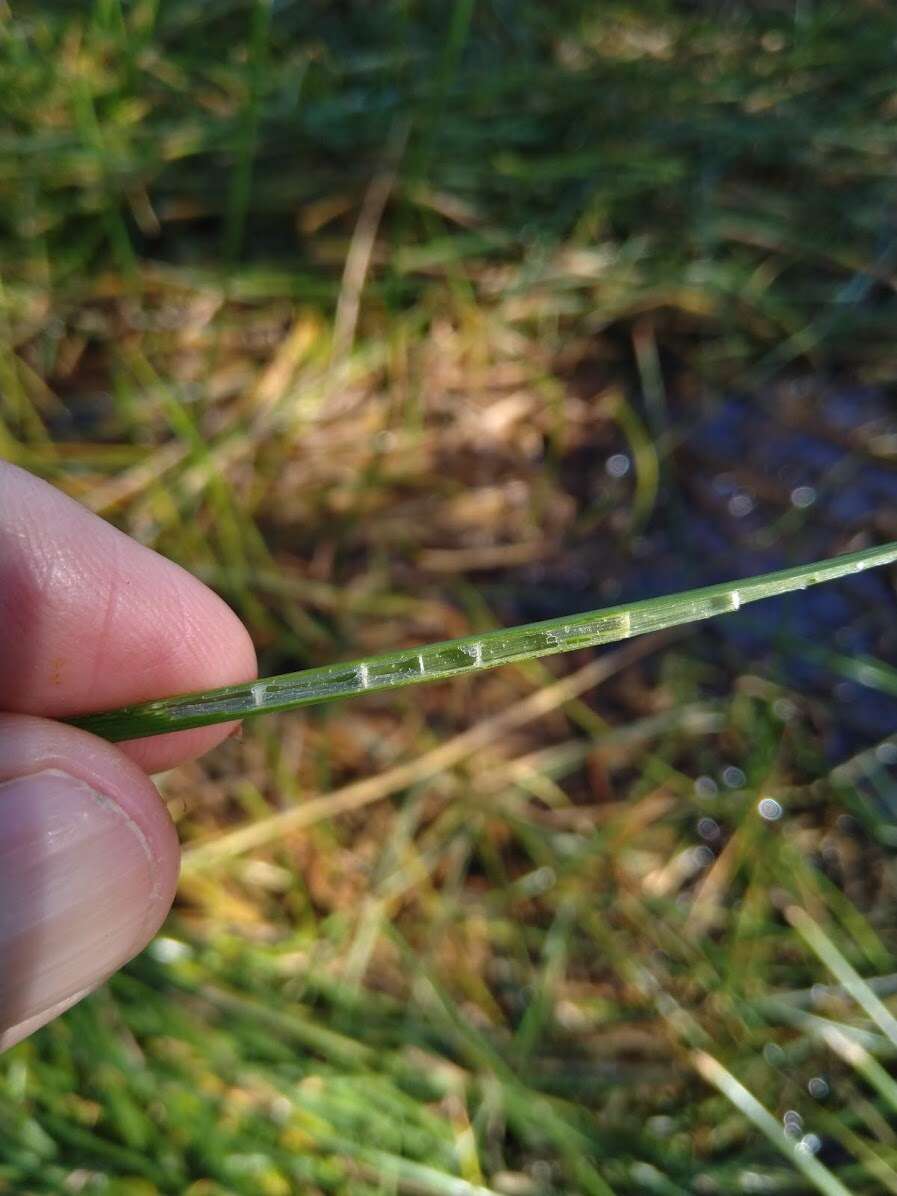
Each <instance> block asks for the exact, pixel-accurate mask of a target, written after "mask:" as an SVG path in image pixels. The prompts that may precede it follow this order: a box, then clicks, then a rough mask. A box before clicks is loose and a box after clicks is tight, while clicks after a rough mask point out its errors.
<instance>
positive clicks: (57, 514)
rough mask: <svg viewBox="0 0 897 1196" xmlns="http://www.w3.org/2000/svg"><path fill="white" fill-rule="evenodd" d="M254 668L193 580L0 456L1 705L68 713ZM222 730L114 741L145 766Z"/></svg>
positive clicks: (219, 604)
mask: <svg viewBox="0 0 897 1196" xmlns="http://www.w3.org/2000/svg"><path fill="white" fill-rule="evenodd" d="M255 675H256V662H255V651H254V649H253V647H252V642H251V640H250V638H249V634H248V632H247V631H246V629H245V628H244V627H243V625H242V623H241V622H240V621H239V619H238V618H237V617H236V615H235V614H234V613H233V611H231V609H230V608H229V607H228V606H227V605H226V604H225V603H224V602H223V601H222V600H221V599H220V598H219V597H218V596H217V595H216V594H214V593H213V592H212V591H211V590H209V589H208V588H207V587H206V586H204V585H203V584H202V582H200V581H198V580H197V579H196V578H195V577H193V576H191V574H189V573H187V572H186V571H185V570H184V569H181V568H180V567H179V566H178V565H175V564H174V563H173V562H171V561H169V560H166V559H165V558H164V557H162V556H159V554H158V553H155V552H153V551H152V550H151V549H149V548H146V547H144V546H143V545H141V544H138V543H137V542H136V541H135V540H132V539H130V537H128V536H126V535H124V534H123V533H122V532H119V531H118V530H117V529H115V528H114V527H112V526H111V525H110V524H108V523H106V522H105V521H104V520H102V519H99V518H98V517H97V516H96V515H93V514H91V512H89V511H87V510H85V509H84V508H83V507H81V506H79V505H78V503H76V502H74V501H72V500H71V499H70V498H67V497H66V496H65V495H64V494H62V493H61V492H60V491H58V490H56V489H54V488H53V487H52V486H49V485H47V484H46V483H45V482H42V481H40V480H38V479H37V478H35V477H32V476H31V475H30V474H28V473H26V472H25V471H24V470H21V469H18V468H16V467H15V466H13V465H10V464H8V463H5V462H0V710H6V711H10V712H15V713H21V714H36V715H41V716H43V717H45V718H67V717H70V716H74V715H77V714H86V713H90V712H93V711H98V710H105V709H110V708H114V707H116V706H123V705H127V704H129V703H131V702H140V701H145V700H148V699H151V698H161V697H167V696H169V695H171V694H175V693H185V692H190V691H192V690H199V689H211V688H214V687H216V686H220V685H229V684H232V683H235V682H239V681H246V680H249V679H251V678H252V677H254V676H255ZM228 730H229V728H228V726H223V727H220V726H219V727H204V728H201V729H199V730H196V731H182V732H178V733H177V734H173V735H162V736H158V737H156V738H155V739H148V740H141V741H139V742H135V743H133V744H124V745H122V746H123V747H124V750H125V751H126V752H128V754H129V755H130V756H131V757H132V758H133V759H136V760H137V761H138V762H139V763H141V764H142V765H143V766H144V767H145V768H147V769H149V770H152V771H154V770H158V769H161V768H168V767H170V766H171V765H172V764H175V763H177V762H178V761H180V760H184V759H188V758H190V757H192V756H196V755H198V754H200V753H201V752H203V751H206V750H207V749H208V748H209V747H211V746H213V745H214V744H215V743H217V742H218V741H219V740H221V739H222V738H224V737H225V736H226V735H227V734H228Z"/></svg>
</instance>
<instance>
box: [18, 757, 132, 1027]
mask: <svg viewBox="0 0 897 1196" xmlns="http://www.w3.org/2000/svg"><path fill="white" fill-rule="evenodd" d="M153 887H154V881H153V861H152V855H151V852H150V849H149V845H148V844H147V842H146V839H145V837H144V836H143V834H142V832H141V830H140V828H139V827H138V826H136V825H135V823H134V822H133V821H132V820H131V819H130V818H129V817H128V816H127V815H126V814H125V813H124V811H123V810H122V808H121V806H119V805H118V803H117V802H115V801H113V800H112V799H111V798H109V797H106V796H104V795H103V794H102V793H98V792H97V791H96V790H95V789H93V788H91V786H90V785H88V784H87V783H86V782H85V781H81V780H79V779H78V778H76V777H73V776H69V774H68V773H65V772H61V771H58V770H56V769H50V770H46V771H44V772H38V773H34V774H33V775H31V776H26V777H19V778H17V779H16V780H12V781H7V782H5V783H3V784H0V1031H2V1030H4V1029H6V1028H8V1027H11V1026H16V1025H18V1024H19V1023H21V1022H25V1021H30V1020H33V1019H38V1020H39V1019H40V1015H41V1014H42V1013H45V1012H48V1011H50V1010H52V1009H53V1008H54V1007H55V1006H58V1005H59V1004H60V1003H62V1002H65V1001H66V1000H68V999H69V998H70V997H72V996H74V995H75V994H76V993H79V992H82V991H83V990H88V989H90V988H91V987H93V986H94V985H95V984H98V983H99V982H100V981H101V980H102V979H103V977H105V976H106V975H108V973H109V972H111V971H113V970H114V969H115V968H117V967H119V966H120V965H121V964H123V963H124V962H125V961H126V960H128V959H129V958H130V957H131V956H132V955H133V954H134V953H135V952H136V951H137V950H138V949H139V948H140V947H141V946H142V945H143V941H144V937H145V936H144V934H143V929H144V925H145V923H146V919H147V909H148V907H149V905H150V901H151V896H152V893H153Z"/></svg>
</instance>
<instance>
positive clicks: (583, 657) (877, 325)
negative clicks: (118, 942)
mask: <svg viewBox="0 0 897 1196" xmlns="http://www.w3.org/2000/svg"><path fill="white" fill-rule="evenodd" d="M0 20H2V26H0V108H2V114H3V119H2V128H0V201H2V202H0V392H2V396H0V452H2V454H3V455H4V456H5V457H8V458H9V459H11V460H14V461H16V462H18V463H19V464H22V465H24V466H26V467H27V468H29V469H31V470H33V471H35V472H36V473H38V474H40V475H41V476H43V477H46V478H47V479H49V480H50V481H52V482H54V483H55V484H57V485H59V486H61V487H62V488H63V489H65V490H66V491H67V492H68V493H70V494H72V495H74V496H75V497H77V498H78V499H79V500H80V501H81V502H83V503H85V504H86V505H87V506H89V507H90V508H92V509H93V510H95V511H97V512H98V513H99V514H101V515H103V516H104V517H106V518H108V519H111V520H113V521H114V522H115V523H117V524H118V525H120V526H121V527H123V528H125V529H126V530H127V531H129V532H130V533H131V534H132V535H134V536H136V537H137V538H138V539H140V540H141V541H143V542H145V543H147V544H151V545H152V546H154V547H156V548H158V549H159V550H160V551H161V552H163V553H166V554H168V555H169V556H171V557H173V558H174V559H176V560H178V561H180V562H181V563H183V564H184V565H185V566H187V567H188V568H189V569H191V570H192V571H194V572H195V573H197V574H198V575H199V576H201V577H203V578H204V579H205V580H206V581H207V582H209V584H211V585H213V586H214V587H215V588H216V589H217V590H218V591H219V592H220V593H222V594H223V595H224V596H225V597H226V598H227V600H228V601H229V602H230V603H231V604H232V605H233V606H234V607H235V608H236V610H237V611H238V612H239V613H240V615H241V616H242V617H243V618H244V619H245V620H246V622H247V624H248V625H249V627H250V628H251V631H252V634H253V637H254V639H255V641H256V643H257V645H258V647H259V653H260V659H261V663H262V668H263V671H264V672H266V673H273V672H276V671H282V670H286V669H291V668H297V667H301V666H302V665H304V664H319V663H325V662H329V661H333V660H338V659H340V658H341V657H351V656H357V655H359V654H360V653H361V652H362V651H375V650H379V649H386V648H391V647H398V646H401V645H408V644H414V643H419V642H424V641H426V640H429V639H438V638H444V637H446V636H450V635H456V634H464V633H466V632H474V631H478V630H483V629H487V628H490V627H493V626H496V625H500V624H504V623H510V622H516V621H521V620H524V619H531V618H538V617H546V616H549V615H560V614H563V613H564V612H566V611H570V610H578V609H589V608H591V607H595V606H600V605H602V604H607V603H610V602H613V601H620V600H623V599H627V598H636V597H646V596H649V595H650V594H655V593H662V592H665V591H668V590H673V589H676V588H678V587H680V586H686V585H696V584H701V583H702V582H709V581H715V580H723V579H726V578H730V577H736V576H739V575H744V574H747V573H750V572H752V571H755V570H757V569H760V568H768V567H776V566H777V565H784V564H786V563H797V562H798V561H800V560H804V559H812V558H815V557H817V556H820V555H826V554H829V553H834V552H836V551H842V550H849V549H853V548H859V547H863V546H864V545H865V544H867V543H872V542H874V541H875V540H876V539H894V538H897V506H895V499H897V472H895V466H897V412H895V408H894V406H893V393H894V390H893V388H894V383H895V381H897V351H895V342H894V328H895V326H897V323H895V322H897V302H895V290H894V280H895V264H897V222H895V189H897V178H895V170H894V162H895V151H897V122H895V117H897V77H895V73H894V55H895V45H897V40H895V39H897V13H895V11H894V9H893V6H892V5H890V4H889V3H887V2H886V0H881V2H878V0H854V2H853V3H846V2H840V3H829V2H827V0H781V2H776V0H767V2H761V0H756V2H754V3H749V2H747V0H728V2H722V0H720V2H719V3H712V2H711V0H707V2H705V3H700V2H691V3H689V2H687V0H639V2H638V3H636V2H634V0H627V2H623V0H602V2H601V3H595V2H586V0H555V2H554V3H551V4H547V3H541V2H539V0H450V2H445V0H442V2H437V0H378V2H376V3H371V2H370V0H367V2H366V0H217V2H216V3H209V2H208V0H93V3H87V4H82V3H72V2H70V0H54V3H53V4H52V5H40V4H31V3H21V4H18V3H0ZM894 616H895V592H894V586H893V578H892V577H889V576H888V575H887V574H886V573H879V574H877V575H875V576H863V577H857V578H855V579H852V580H851V581H850V582H848V583H839V584H838V585H836V586H831V587H824V588H822V589H821V590H819V591H814V592H810V593H808V594H806V595H797V596H792V597H791V598H790V599H789V600H787V601H784V600H783V601H780V602H777V603H774V604H772V603H771V604H766V605H764V606H763V607H761V608H754V609H753V610H751V611H745V612H743V613H741V614H739V615H735V616H731V617H729V618H727V619H724V620H719V621H717V622H716V623H714V624H711V625H708V626H705V627H702V628H699V629H691V630H687V631H685V632H684V633H681V634H677V635H676V636H675V637H667V638H663V637H661V638H655V639H646V640H640V641H637V642H633V643H632V644H629V645H627V646H626V647H624V648H623V649H621V650H616V651H613V652H605V653H603V654H602V653H578V654H573V655H571V656H565V657H557V658H553V659H552V660H550V661H548V662H546V663H545V664H539V665H537V664H529V665H526V666H520V667H510V668H506V669H502V670H498V671H497V672H495V673H491V674H489V675H485V676H482V677H477V678H475V679H472V680H459V681H456V682H453V683H446V684H442V685H437V686H433V687H427V688H422V689H417V690H412V691H410V693H409V692H407V691H406V692H403V693H398V694H393V695H380V696H371V697H370V698H366V699H364V700H360V701H356V702H352V703H349V704H345V705H335V706H330V707H323V708H321V709H317V710H311V711H309V712H307V713H302V714H294V715H288V716H272V717H270V718H267V719H264V720H261V721H259V722H258V723H256V724H253V725H252V726H249V727H247V729H246V731H245V733H244V735H243V737H242V738H240V739H234V740H230V741H229V742H228V743H227V744H226V745H224V746H223V747H222V748H221V749H219V750H218V751H216V752H215V753H213V754H212V755H211V756H210V757H209V758H207V759H206V760H203V761H201V762H199V763H196V764H194V765H190V766H187V767H184V768H181V769H179V770H177V771H176V772H172V773H170V774H167V775H165V776H163V777H162V778H160V785H161V789H162V792H163V795H164V797H165V799H166V801H167V802H168V805H169V808H170V810H171V813H172V816H173V817H174V819H175V820H176V822H177V824H178V827H179V831H180V834H181V837H182V840H183V841H184V844H185V867H184V876H183V882H182V887H181V891H180V896H179V900H178V903H177V906H176V908H175V911H174V913H173V914H172V917H171V919H170V922H169V924H168V926H167V928H166V930H165V932H164V934H163V935H162V936H161V937H160V938H159V939H158V940H157V942H156V943H155V944H154V945H153V947H152V948H151V949H150V950H149V951H147V952H146V953H145V954H144V956H143V957H142V958H140V959H139V960H137V961H136V962H135V963H134V964H133V965H132V966H130V967H129V968H127V969H126V970H125V972H124V973H123V974H122V975H119V976H117V977H115V978H114V979H113V981H112V982H111V983H110V984H109V985H108V986H107V987H106V988H105V989H103V990H102V991H101V992H100V993H98V994H97V995H96V996H94V997H92V998H91V999H90V1000H88V1001H86V1002H84V1003H83V1004H82V1005H80V1006H78V1007H77V1008H76V1009H74V1010H72V1011H71V1012H70V1013H69V1014H68V1015H67V1016H66V1017H64V1018H63V1019H62V1020H61V1021H60V1022H58V1023H56V1024H54V1025H53V1026H51V1027H48V1028H47V1029H46V1030H44V1031H43V1032H42V1033H40V1034H39V1035H37V1036H36V1037H35V1038H34V1039H32V1040H31V1041H29V1042H27V1043H24V1044H22V1045H21V1046H19V1047H18V1048H16V1049H15V1050H13V1051H12V1052H10V1053H9V1054H8V1055H6V1056H5V1057H4V1059H3V1061H2V1063H0V1192H10V1193H17V1194H18V1193H69V1192H73V1193H85V1194H95V1193H97V1194H98V1193H102V1194H108V1196H119V1194H130V1193H134V1194H135V1196H151V1194H156V1193H160V1194H161V1193H164V1194H172V1196H179V1194H181V1193H189V1194H190V1196H225V1194H227V1196H231V1194H241V1196H242V1194H247V1196H250V1194H251V1196H255V1194H262V1196H289V1194H290V1193H303V1194H305V1193H309V1194H317V1193H335V1194H345V1196H349V1194H351V1196H356V1194H357V1196H361V1194H365V1196H367V1194H370V1196H373V1194H374V1193H377V1194H385V1193H390V1194H393V1193H396V1194H398V1193H402V1194H404V1193H410V1194H412V1196H413V1194H423V1196H428V1194H433V1196H473V1194H476V1193H479V1194H486V1193H495V1194H501V1196H551V1194H555V1193H585V1194H589V1196H593V1194H594V1196H607V1194H609V1193H615V1194H618V1196H628V1194H631V1193H639V1194H641V1193H660V1194H664V1196H666V1194H670V1196H673V1194H689V1193H696V1194H699V1196H704V1194H706V1196H714V1194H716V1193H721V1194H730V1193H738V1192H745V1193H766V1192H769V1193H795V1194H797V1193H806V1192H817V1191H818V1192H823V1193H828V1194H829V1196H832V1194H837V1193H844V1192H852V1193H870V1194H871V1193H882V1192H897V1120H895V1115H897V1079H895V1078H894V1063H895V1060H897V1021H895V1017H894V1012H895V1006H894V1004H893V1002H892V1001H891V996H892V994H895V995H897V961H895V953H897V924H895V914H897V873H895V865H894V848H895V846H897V827H895V819H897V786H895V779H897V778H895V771H894V770H895V766H897V738H888V736H889V735H890V733H891V732H892V731H893V730H894V728H895V726H897V671H895V666H897V620H895V617H894ZM315 799H317V800H315ZM320 799H325V800H320Z"/></svg>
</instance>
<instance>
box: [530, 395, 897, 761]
mask: <svg viewBox="0 0 897 1196" xmlns="http://www.w3.org/2000/svg"><path fill="white" fill-rule="evenodd" d="M690 406H691V407H692V409H690ZM671 414H672V419H673V420H674V421H675V422H674V423H673V424H672V427H671V428H670V429H669V433H670V435H671V439H672V442H673V443H674V444H675V448H674V450H673V452H672V453H671V454H670V455H669V456H668V458H667V460H666V462H665V463H664V466H663V469H664V471H665V477H664V482H663V485H662V489H661V494H660V496H659V499H658V502H657V504H656V506H655V509H654V512H653V514H652V517H651V519H650V521H649V523H648V525H647V528H646V530H645V532H644V534H642V535H641V536H640V537H639V538H638V539H637V540H636V541H635V542H633V541H632V539H631V537H630V539H629V540H628V541H627V540H626V539H625V538H624V537H621V539H620V541H619V542H618V544H617V545H615V546H614V545H610V544H608V542H607V540H606V539H603V540H602V541H601V542H600V543H597V542H596V543H586V544H580V545H578V546H577V548H576V549H575V550H574V551H573V552H572V553H570V554H569V555H566V556H565V559H563V560H560V561H559V562H557V567H555V564H554V563H553V564H552V565H551V567H549V568H545V569H542V568H541V567H537V569H536V570H535V571H532V570H531V571H530V572H529V574H528V575H524V577H523V578H522V585H521V586H520V588H519V589H517V591H516V596H515V597H516V601H515V606H516V613H517V614H519V615H520V616H521V617H523V618H532V619H535V618H543V617H549V616H551V615H557V614H562V613H563V612H564V610H565V609H566V610H569V609H573V608H576V609H580V610H586V609H590V608H593V607H598V606H602V605H608V604H610V603H615V602H619V601H624V600H629V599H636V598H645V597H650V596H652V595H655V594H663V593H669V592H672V591H675V590H679V589H684V588H689V587H692V586H700V585H706V584H710V583H713V582H717V581H723V580H728V579H732V578H737V577H743V576H747V575H749V574H753V573H758V572H766V571H768V570H772V569H778V568H784V567H787V566H790V565H795V564H799V563H801V562H804V561H810V560H815V559H818V558H821V557H826V556H832V555H835V554H837V553H840V552H846V551H853V550H855V549H858V548H862V547H865V546H867V545H870V544H874V543H878V542H884V541H886V540H891V539H897V412H895V411H894V408H893V404H892V402H891V400H889V399H888V398H887V397H886V396H883V395H881V394H879V393H876V392H874V391H872V390H861V389H855V390H845V389H836V388H834V387H833V388H831V389H830V390H824V389H822V388H820V387H819V386H818V385H813V386H811V385H809V384H797V383H790V384H787V385H782V386H780V387H778V388H776V389H775V390H773V391H771V392H770V393H769V394H768V395H766V396H765V397H762V398H756V397H752V398H739V397H733V398H731V399H728V400H724V401H722V402H721V401H719V400H716V401H715V402H714V403H713V404H712V405H710V410H709V414H707V415H705V416H703V417H700V418H694V414H693V405H685V404H683V405H682V407H681V409H679V410H674V411H673V412H672V413H671ZM597 468H598V469H601V470H604V469H605V461H603V460H602V461H600V462H598V463H597ZM608 484H609V485H610V484H611V483H610V482H609V483H608ZM596 578H597V579H601V580H599V581H597V582H596V581H595V579H596ZM697 642H698V643H699V644H700V647H701V649H702V651H704V652H708V653H712V654H713V658H714V660H715V661H716V663H718V664H719V663H725V664H726V665H727V666H728V667H729V668H731V671H732V673H733V675H737V674H738V673H743V672H745V671H748V670H752V671H753V670H756V671H757V672H759V673H760V674H762V675H763V676H767V677H771V678H774V679H776V680H779V681H781V682H783V683H784V684H785V685H786V686H789V687H793V689H794V690H796V691H799V692H800V694H801V695H802V696H805V697H807V698H809V699H813V698H816V699H818V700H820V702H821V703H824V704H825V707H826V708H827V710H828V712H829V717H827V718H826V720H825V726H824V731H823V735H822V740H823V743H822V746H823V747H824V750H825V753H826V755H827V757H828V758H829V759H830V760H832V761H833V762H834V761H837V760H840V759H843V758H844V757H845V756H847V755H849V754H851V753H852V752H855V751H857V750H860V749H862V748H864V747H868V746H870V745H871V744H874V743H877V742H878V741H879V740H880V739H882V738H883V737H884V736H886V735H888V734H890V733H892V732H895V731H897V694H895V695H892V694H888V693H886V692H882V690H881V688H880V687H879V686H877V685H871V684H864V683H863V677H864V670H863V667H862V663H863V662H862V660H859V661H858V660H857V658H864V657H871V658H875V659H877V660H880V661H883V662H886V663H887V664H889V665H891V666H895V667H897V596H895V588H894V580H893V575H892V574H891V573H889V571H887V570H877V571H874V572H871V573H868V574H861V575H859V576H857V577H851V578H849V579H845V580H843V581H840V582H836V583H833V584H830V585H825V586H820V587H818V588H811V589H809V590H807V591H804V592H802V593H799V594H792V595H787V596H785V597H783V598H781V599H774V600H770V601H767V602H765V603H763V604H762V605H757V606H753V607H748V608H746V609H745V610H744V611H742V612H740V613H739V614H736V615H732V616H727V617H725V618H721V619H717V620H714V621H713V622H712V623H710V624H707V625H706V627H704V628H702V629H701V631H700V633H699V635H698V637H697ZM851 674H853V676H851ZM865 674H866V677H867V680H868V679H869V677H871V674H869V671H868V669H867V670H865ZM832 712H836V716H835V717H832V716H831V715H832Z"/></svg>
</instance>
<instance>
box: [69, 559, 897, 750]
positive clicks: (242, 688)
mask: <svg viewBox="0 0 897 1196" xmlns="http://www.w3.org/2000/svg"><path fill="white" fill-rule="evenodd" d="M895 560H897V543H891V544H885V545H883V546H880V547H877V548H869V549H865V550H864V551H862V552H854V553H850V554H848V555H846V556H839V557H834V558H833V559H831V560H827V561H817V562H816V563H814V564H810V565H800V566H798V567H796V568H793V569H783V570H780V571H779V572H777V573H765V574H761V575H759V576H757V577H749V578H745V579H743V580H741V581H735V582H723V583H722V584H720V585H715V586H706V587H704V588H702V589H697V590H687V591H685V592H683V593H679V594H670V595H668V596H666V597H663V598H649V599H645V600H644V601H641V602H633V603H630V604H628V605H626V606H616V607H611V608H608V609H607V610H598V611H590V612H589V613H587V614H578V615H571V616H569V617H568V618H566V619H548V620H545V621H544V622H541V623H528V624H525V625H524V626H521V627H511V628H506V629H502V630H499V631H491V632H488V633H486V634H485V635H478V636H465V637H463V638H461V639H456V640H446V641H444V642H442V643H436V644H427V645H425V646H424V647H421V648H409V649H405V650H402V651H398V652H387V653H384V654H383V655H380V656H372V657H369V658H367V659H364V660H354V661H348V662H346V663H342V664H330V665H324V666H323V667H321V668H313V669H304V670H303V671H302V672H298V673H285V674H284V675H283V676H280V677H268V678H266V679H264V680H261V681H254V682H247V683H245V684H242V685H227V686H224V687H223V688H221V689H213V690H208V691H207V692H205V693H196V694H183V695H180V696H178V697H172V698H160V699H158V700H156V701H151V702H143V703H141V704H140V705H136V706H128V707H124V708H123V709H121V710H112V711H108V712H106V713H102V714H90V715H85V716H84V717H82V718H78V719H73V720H72V722H73V723H74V724H75V725H76V726H79V727H82V728H84V730H87V731H92V732H93V733H94V734H96V735H100V736H102V737H103V738H105V739H111V740H123V739H139V738H142V737H144V736H147V735H160V734H163V733H165V732H168V731H183V730H187V729H188V728H190V727H203V726H208V725H209V724H211V723H221V722H229V721H231V720H232V719H243V718H251V717H252V716H253V715H257V714H265V713H267V712H269V711H274V710H290V709H292V708H293V707H297V706H310V705H313V704H315V703H317V702H330V701H334V700H335V699H338V698H350V697H354V696H356V695H358V694H363V693H375V692H377V691H378V690H385V689H396V688H399V687H400V686H403V685H414V684H417V683H419V682H421V681H441V680H444V679H445V678H448V677H459V676H462V675H463V674H464V673H471V672H475V671H478V670H480V669H490V668H495V667H496V666H497V665H501V664H510V663H512V662H514V661H520V660H529V659H531V658H533V657H537V656H550V655H553V654H554V653H557V652H570V651H572V650H573V649H575V648H590V647H593V646H594V645H597V644H610V643H613V642H615V641H616V640H624V639H628V638H629V637H630V636H633V635H643V634H644V633H645V632H649V631H661V630H663V629H664V628H666V627H674V626H676V625H678V624H681V623H691V622H696V621H698V620H701V619H708V618H711V617H712V616H714V615H722V614H729V613H731V612H732V611H737V610H738V609H739V608H740V607H742V606H745V605H746V604H747V603H749V602H758V601H759V600H760V599H762V598H772V597H775V596H776V595H778V594H786V593H788V592H790V591H792V590H803V589H806V588H807V587H808V586H811V585H818V584H819V583H820V582H825V581H834V580H835V579H836V578H839V577H844V576H848V575H850V574H853V573H861V572H862V571H863V570H864V569H873V568H876V567H878V566H881V565H889V564H891V563H893V562H894V561H895Z"/></svg>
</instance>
